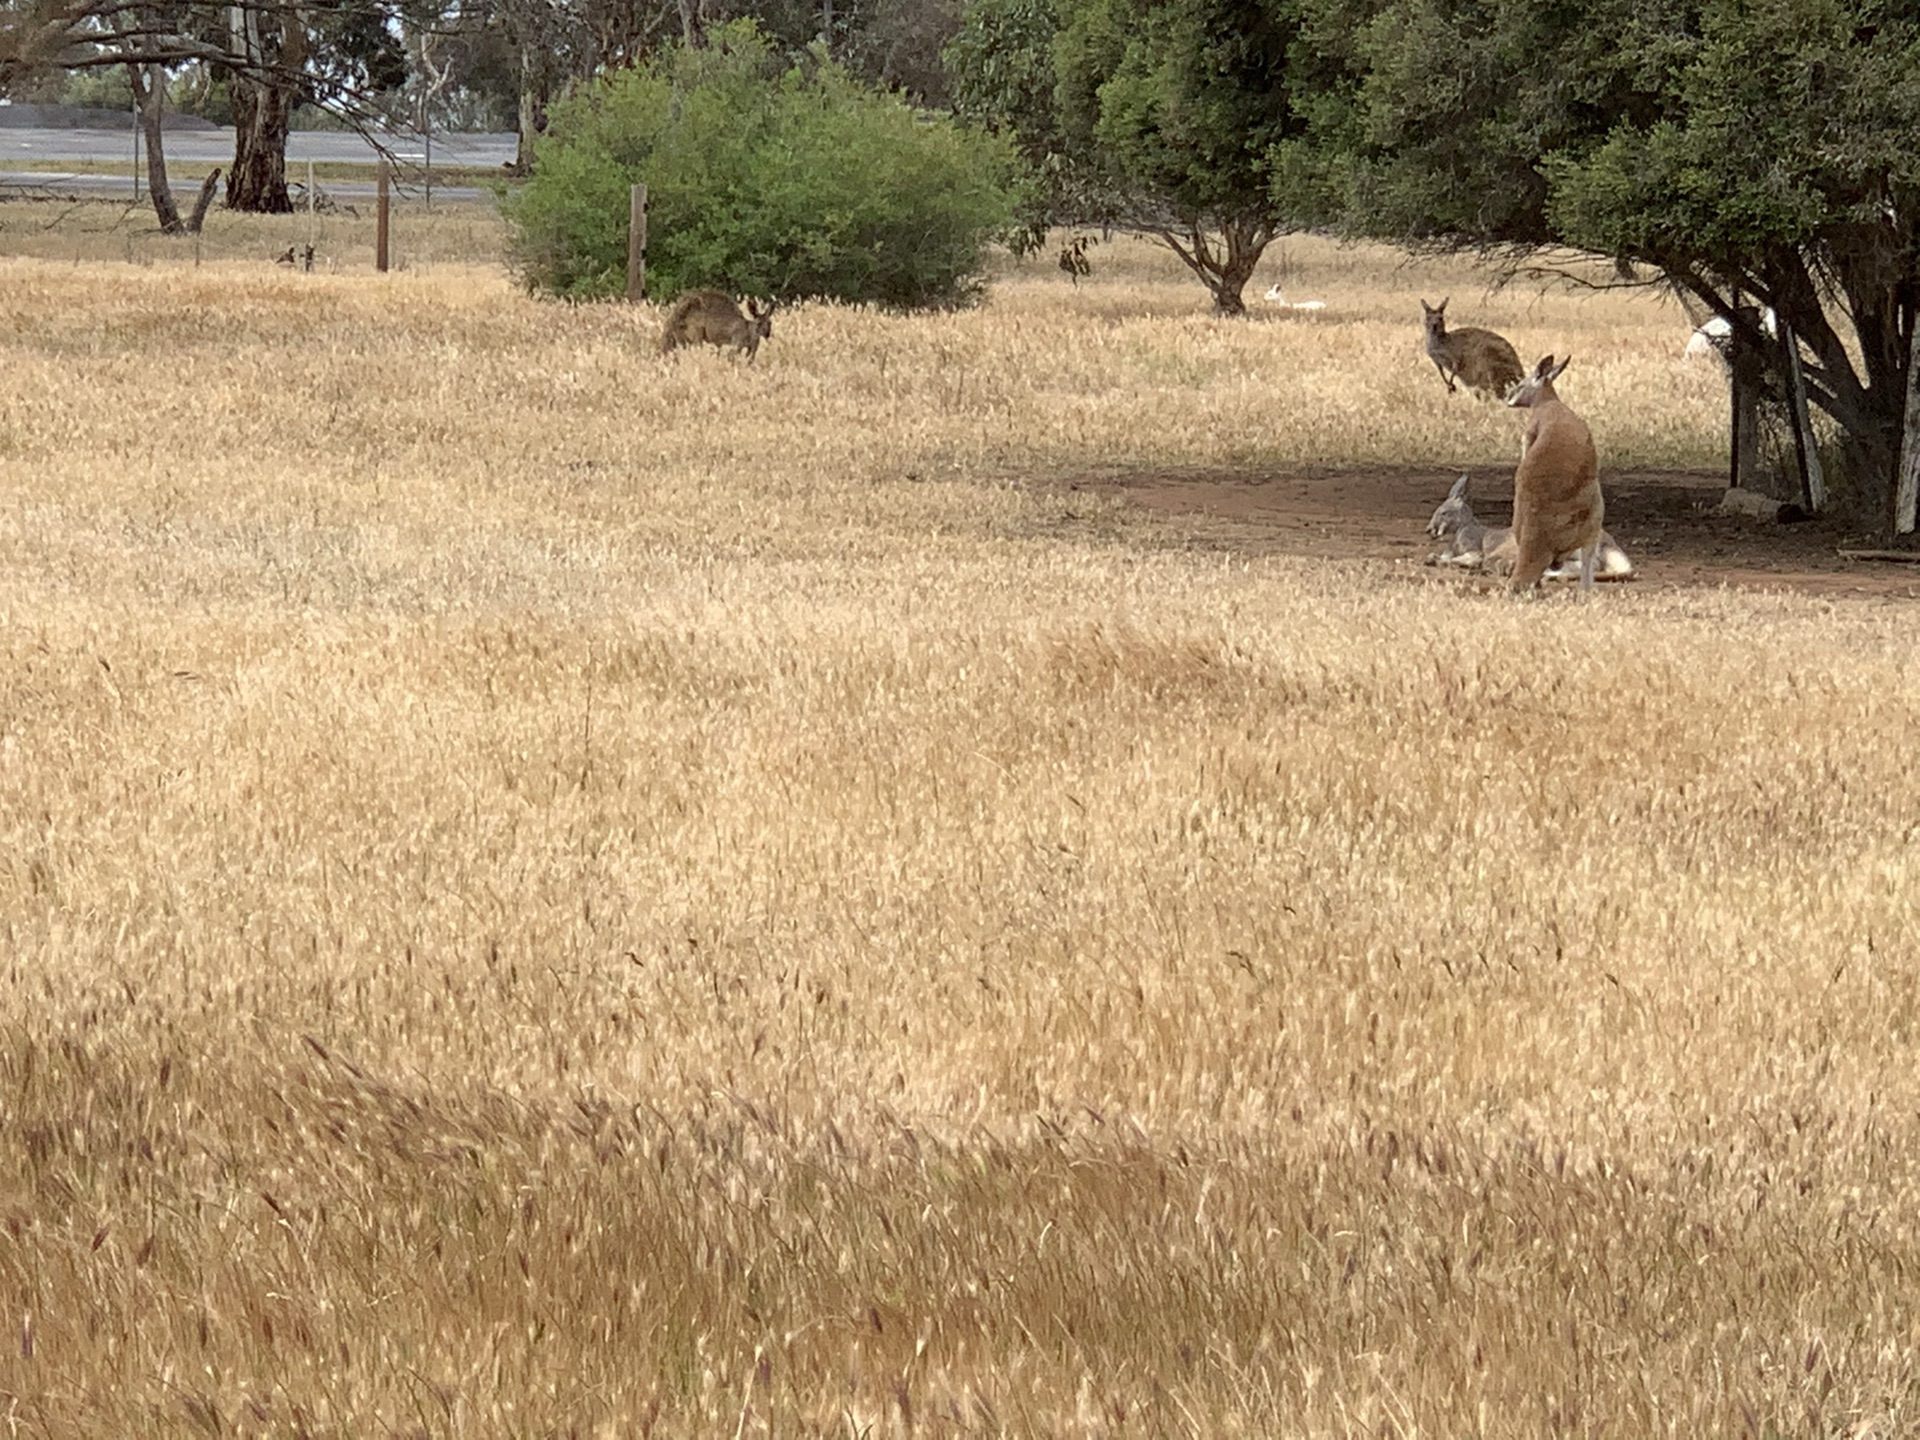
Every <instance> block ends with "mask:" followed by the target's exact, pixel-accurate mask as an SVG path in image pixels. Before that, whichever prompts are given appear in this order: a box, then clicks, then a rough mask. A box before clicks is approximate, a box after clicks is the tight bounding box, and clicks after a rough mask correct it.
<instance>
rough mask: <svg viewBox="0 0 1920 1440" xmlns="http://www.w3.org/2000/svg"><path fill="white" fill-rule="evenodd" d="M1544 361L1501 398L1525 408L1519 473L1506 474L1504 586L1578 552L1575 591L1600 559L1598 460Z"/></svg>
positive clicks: (1587, 583)
mask: <svg viewBox="0 0 1920 1440" xmlns="http://www.w3.org/2000/svg"><path fill="white" fill-rule="evenodd" d="M1572 359H1573V357H1572V356H1571V355H1569V356H1568V357H1567V359H1566V360H1562V361H1561V362H1560V363H1559V364H1558V365H1556V364H1554V362H1553V356H1551V355H1548V356H1546V357H1544V358H1543V359H1542V360H1541V361H1540V363H1539V364H1538V365H1536V366H1534V367H1533V374H1531V375H1529V376H1528V377H1527V378H1526V379H1525V380H1523V381H1521V382H1520V384H1519V385H1518V386H1516V387H1515V388H1514V390H1513V393H1512V394H1510V395H1508V396H1507V404H1509V405H1512V406H1514V407H1515V408H1516V409H1521V410H1526V411H1528V412H1529V413H1528V415H1527V434H1526V439H1525V441H1524V442H1523V443H1522V446H1521V450H1520V468H1519V470H1517V471H1516V472H1515V473H1514V477H1513V538H1514V543H1515V545H1516V546H1517V547H1518V550H1517V554H1516V555H1515V557H1514V563H1513V579H1512V581H1511V582H1509V583H1510V585H1511V588H1512V589H1514V590H1516V591H1520V590H1531V589H1532V588H1533V587H1534V586H1535V585H1537V584H1539V583H1540V577H1541V576H1542V575H1544V574H1545V573H1546V569H1547V567H1548V566H1549V565H1551V564H1552V563H1553V562H1554V560H1555V559H1556V558H1557V557H1558V556H1561V555H1570V554H1573V553H1575V552H1578V554H1579V556H1580V588H1581V589H1582V590H1588V589H1591V588H1592V587H1593V570H1594V563H1595V561H1596V560H1597V559H1598V558H1599V554H1600V537H1601V534H1602V531H1601V528H1600V527H1601V522H1602V521H1603V520H1604V519H1605V518H1606V513H1607V504H1606V500H1605V499H1604V498H1603V497H1602V496H1601V494H1600V462H1599V457H1598V456H1597V455H1596V454H1595V453H1594V448H1593V432H1592V431H1591V430H1589V429H1588V428H1587V422H1586V421H1584V420H1582V419H1581V418H1580V417H1579V416H1578V415H1576V414H1574V413H1573V410H1572V409H1571V408H1570V407H1569V406H1568V405H1567V402H1566V401H1564V400H1562V399H1561V398H1560V397H1559V396H1558V395H1557V394H1555V393H1554V389H1553V382H1554V380H1555V378H1556V377H1557V376H1558V375H1559V374H1560V372H1561V371H1563V370H1565V369H1566V368H1567V362H1568V361H1570V360H1572Z"/></svg>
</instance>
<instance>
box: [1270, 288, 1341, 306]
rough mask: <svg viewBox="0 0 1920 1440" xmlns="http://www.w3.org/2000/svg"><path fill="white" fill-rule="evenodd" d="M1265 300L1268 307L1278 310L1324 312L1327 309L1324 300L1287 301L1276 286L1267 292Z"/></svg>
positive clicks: (1282, 292)
mask: <svg viewBox="0 0 1920 1440" xmlns="http://www.w3.org/2000/svg"><path fill="white" fill-rule="evenodd" d="M1266 300H1267V303H1268V304H1269V305H1272V306H1274V307H1275V308H1277V309H1280V310H1324V309H1326V308H1327V302H1326V301H1324V300H1289V299H1287V297H1286V294H1285V292H1284V291H1282V290H1281V288H1280V287H1279V286H1278V285H1275V286H1273V287H1272V288H1271V289H1270V290H1268V291H1267V295H1266Z"/></svg>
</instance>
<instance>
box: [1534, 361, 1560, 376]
mask: <svg viewBox="0 0 1920 1440" xmlns="http://www.w3.org/2000/svg"><path fill="white" fill-rule="evenodd" d="M1559 373H1560V372H1559V371H1558V370H1555V369H1554V368H1553V357H1552V356H1551V355H1542V356H1541V357H1540V363H1539V364H1538V365H1536V366H1534V367H1533V378H1534V379H1536V380H1551V379H1552V378H1553V377H1554V376H1555V375H1558V374H1559Z"/></svg>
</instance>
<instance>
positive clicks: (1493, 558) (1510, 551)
mask: <svg viewBox="0 0 1920 1440" xmlns="http://www.w3.org/2000/svg"><path fill="white" fill-rule="evenodd" d="M1468 488H1469V482H1468V479H1467V477H1466V476H1465V475H1462V476H1461V477H1460V478H1459V479H1458V480H1456V481H1454V482H1453V489H1451V490H1449V491H1448V492H1447V498H1446V499H1445V500H1442V501H1441V502H1440V506H1439V508H1438V509H1436V510H1435V511H1434V512H1433V518H1432V519H1431V520H1429V521H1428V522H1427V534H1429V535H1431V536H1433V537H1434V538H1435V539H1437V540H1442V541H1444V542H1446V543H1445V544H1443V545H1442V546H1441V547H1440V549H1439V551H1438V552H1437V553H1436V554H1433V555H1429V556H1428V557H1427V564H1429V565H1457V566H1459V567H1461V568H1462V569H1466V570H1484V571H1486V572H1487V573H1488V574H1490V575H1510V574H1512V573H1513V562H1514V561H1515V560H1517V559H1518V558H1519V556H1520V546H1519V544H1518V543H1517V542H1516V541H1515V540H1514V538H1513V529H1512V527H1511V526H1507V525H1483V524H1482V523H1481V522H1480V519H1479V517H1478V516H1476V515H1475V514H1474V513H1473V506H1472V504H1471V503H1469V501H1468V498H1467V490H1468ZM1633 574H1634V572H1633V561H1631V560H1629V559H1628V558H1627V552H1626V551H1624V550H1622V549H1621V548H1620V546H1619V545H1618V544H1616V543H1615V541H1614V538H1613V536H1611V535H1609V534H1608V533H1606V532H1605V531H1602V532H1601V534H1600V554H1599V557H1598V559H1597V561H1596V563H1595V566H1594V579H1596V580H1631V579H1632V578H1633ZM1546 578H1547V579H1549V580H1577V579H1579V578H1580V565H1579V561H1578V559H1577V558H1576V557H1574V556H1573V555H1571V554H1569V555H1565V556H1556V557H1555V558H1554V563H1553V564H1552V565H1551V566H1550V567H1548V569H1547V573H1546Z"/></svg>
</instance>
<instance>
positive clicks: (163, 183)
mask: <svg viewBox="0 0 1920 1440" xmlns="http://www.w3.org/2000/svg"><path fill="white" fill-rule="evenodd" d="M127 81H128V83H129V84H130V85H131V86H132V87H133V99H134V104H135V105H136V106H138V108H139V112H140V137H141V139H143V140H144V141H146V145H147V195H148V197H149V198H151V199H152V201H153V213H154V216H155V217H156V218H157V219H158V220H159V221H160V233H161V234H162V235H181V234H184V233H185V232H186V227H185V226H184V225H182V224H181V223H180V207H179V206H177V205H175V204H174V203H173V187H172V186H171V185H169V184H168V183H167V152H166V146H165V145H164V144H163V143H162V139H161V132H160V116H161V112H162V111H163V110H165V108H166V103H167V77H166V73H165V71H164V70H163V69H162V68H161V67H160V66H158V65H129V66H127Z"/></svg>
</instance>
